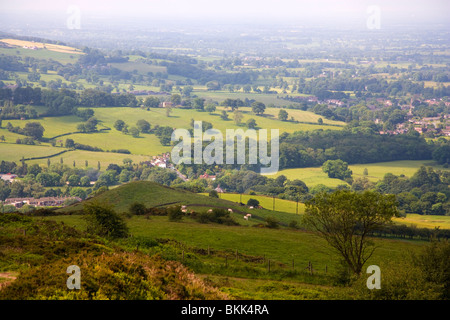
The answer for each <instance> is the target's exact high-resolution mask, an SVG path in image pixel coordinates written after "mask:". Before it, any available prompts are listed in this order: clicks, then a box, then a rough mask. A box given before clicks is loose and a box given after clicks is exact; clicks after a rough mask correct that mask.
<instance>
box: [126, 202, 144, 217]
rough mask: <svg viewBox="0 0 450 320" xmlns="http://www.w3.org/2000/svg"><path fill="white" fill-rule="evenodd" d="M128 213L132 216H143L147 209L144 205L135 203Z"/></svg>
mask: <svg viewBox="0 0 450 320" xmlns="http://www.w3.org/2000/svg"><path fill="white" fill-rule="evenodd" d="M128 211H129V212H130V214H132V215H137V216H141V215H144V214H145V213H146V212H147V208H146V207H145V205H144V204H142V203H140V202H134V203H132V204H131V205H130V207H129V208H128Z"/></svg>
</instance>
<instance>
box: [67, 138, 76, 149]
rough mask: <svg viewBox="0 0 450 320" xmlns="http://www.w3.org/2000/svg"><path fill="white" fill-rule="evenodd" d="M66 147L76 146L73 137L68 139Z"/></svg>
mask: <svg viewBox="0 0 450 320" xmlns="http://www.w3.org/2000/svg"><path fill="white" fill-rule="evenodd" d="M65 145H66V148H74V147H75V142H74V141H73V139H66V144H65Z"/></svg>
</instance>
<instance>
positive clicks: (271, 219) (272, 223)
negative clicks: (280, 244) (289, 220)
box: [265, 217, 280, 229]
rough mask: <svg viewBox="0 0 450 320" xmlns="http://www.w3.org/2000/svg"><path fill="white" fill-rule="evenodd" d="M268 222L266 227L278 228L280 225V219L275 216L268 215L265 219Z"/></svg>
mask: <svg viewBox="0 0 450 320" xmlns="http://www.w3.org/2000/svg"><path fill="white" fill-rule="evenodd" d="M265 222H266V227H267V228H271V229H276V228H278V227H279V226H280V225H279V224H278V222H279V221H278V219H277V218H275V217H267V218H266V219H265Z"/></svg>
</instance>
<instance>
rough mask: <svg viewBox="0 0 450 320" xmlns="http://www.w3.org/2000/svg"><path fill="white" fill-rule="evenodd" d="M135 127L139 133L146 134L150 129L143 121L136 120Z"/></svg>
mask: <svg viewBox="0 0 450 320" xmlns="http://www.w3.org/2000/svg"><path fill="white" fill-rule="evenodd" d="M136 126H137V128H138V129H139V131H140V132H142V133H148V132H149V131H150V128H151V126H150V123H149V122H148V121H146V120H144V119H141V120H138V122H137V123H136Z"/></svg>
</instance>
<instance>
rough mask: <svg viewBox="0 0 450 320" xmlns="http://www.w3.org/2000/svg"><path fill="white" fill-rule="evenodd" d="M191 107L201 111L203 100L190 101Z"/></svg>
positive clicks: (203, 105) (203, 104)
mask: <svg viewBox="0 0 450 320" xmlns="http://www.w3.org/2000/svg"><path fill="white" fill-rule="evenodd" d="M192 106H193V107H194V109H197V110H200V111H203V110H204V109H205V99H202V98H195V99H194V100H193V101H192Z"/></svg>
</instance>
